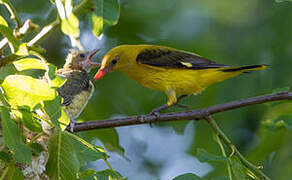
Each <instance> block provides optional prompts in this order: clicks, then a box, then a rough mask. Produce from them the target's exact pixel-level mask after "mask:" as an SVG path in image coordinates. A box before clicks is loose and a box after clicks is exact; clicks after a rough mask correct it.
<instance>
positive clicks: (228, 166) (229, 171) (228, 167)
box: [215, 133, 233, 180]
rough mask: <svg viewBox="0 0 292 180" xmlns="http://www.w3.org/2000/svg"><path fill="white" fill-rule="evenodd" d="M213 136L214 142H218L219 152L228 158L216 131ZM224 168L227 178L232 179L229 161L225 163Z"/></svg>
mask: <svg viewBox="0 0 292 180" xmlns="http://www.w3.org/2000/svg"><path fill="white" fill-rule="evenodd" d="M215 138H216V142H217V143H218V145H219V147H220V149H221V153H222V155H223V156H224V157H226V158H228V157H227V155H226V152H225V149H224V146H223V144H222V142H221V140H220V137H219V135H218V133H215ZM226 168H227V172H228V177H229V180H232V179H233V177H232V171H231V166H230V164H229V163H226Z"/></svg>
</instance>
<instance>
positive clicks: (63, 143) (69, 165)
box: [46, 131, 80, 180]
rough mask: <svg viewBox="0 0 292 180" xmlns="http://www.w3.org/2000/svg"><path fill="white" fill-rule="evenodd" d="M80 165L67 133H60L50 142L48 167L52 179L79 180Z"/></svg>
mask: <svg viewBox="0 0 292 180" xmlns="http://www.w3.org/2000/svg"><path fill="white" fill-rule="evenodd" d="M79 168H80V164H79V161H78V157H77V154H76V152H75V151H74V148H73V145H72V139H71V138H70V137H69V136H68V134H67V133H64V132H61V131H58V132H56V134H55V135H54V136H52V137H51V138H50V141H49V159H48V162H47V165H46V169H47V173H48V175H49V177H50V178H51V179H62V180H67V179H68V180H73V179H77V173H78V171H79Z"/></svg>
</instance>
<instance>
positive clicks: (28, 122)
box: [12, 107, 42, 132]
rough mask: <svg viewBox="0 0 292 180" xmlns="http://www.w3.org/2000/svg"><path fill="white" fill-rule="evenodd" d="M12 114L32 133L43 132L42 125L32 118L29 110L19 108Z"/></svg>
mask: <svg viewBox="0 0 292 180" xmlns="http://www.w3.org/2000/svg"><path fill="white" fill-rule="evenodd" d="M12 113H13V114H14V115H15V116H16V117H17V118H19V119H20V120H21V122H23V124H24V126H25V127H27V128H28V129H29V130H31V131H32V132H42V125H41V123H40V121H38V120H36V119H34V118H33V117H32V113H31V111H30V110H29V108H24V107H19V108H18V110H12Z"/></svg>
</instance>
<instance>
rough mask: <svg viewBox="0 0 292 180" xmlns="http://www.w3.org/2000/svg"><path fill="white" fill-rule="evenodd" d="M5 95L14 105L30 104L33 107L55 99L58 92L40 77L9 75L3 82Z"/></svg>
mask: <svg viewBox="0 0 292 180" xmlns="http://www.w3.org/2000/svg"><path fill="white" fill-rule="evenodd" d="M1 86H2V88H3V90H4V92H5V97H6V99H7V100H8V102H9V103H10V104H11V105H12V106H15V107H17V106H29V107H30V109H33V108H34V107H35V106H36V105H37V104H39V103H40V102H42V101H46V100H53V99H54V98H55V97H56V96H57V93H56V91H55V90H54V89H52V88H50V87H49V85H48V84H47V83H46V82H44V81H42V80H39V79H35V78H32V77H31V76H24V75H9V76H7V77H6V78H5V79H4V81H3V83H2V84H1Z"/></svg>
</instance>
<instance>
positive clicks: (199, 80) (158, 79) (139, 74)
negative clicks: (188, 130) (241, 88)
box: [126, 64, 241, 95]
mask: <svg viewBox="0 0 292 180" xmlns="http://www.w3.org/2000/svg"><path fill="white" fill-rule="evenodd" d="M130 69H131V70H129V71H126V73H127V75H128V76H129V77H131V78H132V79H134V80H135V81H138V82H139V83H140V84H142V85H143V86H145V87H148V88H150V89H155V90H159V91H167V90H168V89H169V88H171V89H173V90H174V91H175V92H176V94H177V95H183V94H185V95H188V94H196V93H199V92H201V91H202V90H204V89H205V88H206V87H208V86H210V85H211V84H213V83H216V82H220V81H223V80H225V79H227V78H230V77H233V76H236V75H238V74H240V73H241V72H238V73H224V72H222V71H218V69H202V70H192V69H174V68H168V69H166V68H160V67H153V66H148V65H144V64H136V65H135V67H134V68H133V67H131V68H130Z"/></svg>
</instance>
